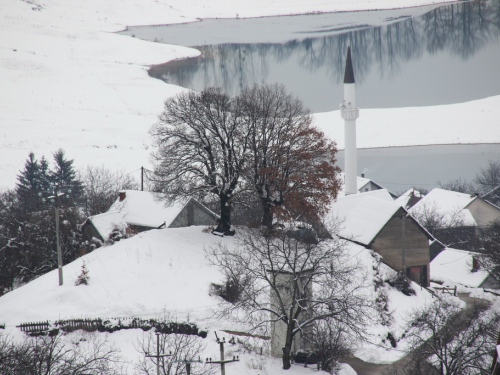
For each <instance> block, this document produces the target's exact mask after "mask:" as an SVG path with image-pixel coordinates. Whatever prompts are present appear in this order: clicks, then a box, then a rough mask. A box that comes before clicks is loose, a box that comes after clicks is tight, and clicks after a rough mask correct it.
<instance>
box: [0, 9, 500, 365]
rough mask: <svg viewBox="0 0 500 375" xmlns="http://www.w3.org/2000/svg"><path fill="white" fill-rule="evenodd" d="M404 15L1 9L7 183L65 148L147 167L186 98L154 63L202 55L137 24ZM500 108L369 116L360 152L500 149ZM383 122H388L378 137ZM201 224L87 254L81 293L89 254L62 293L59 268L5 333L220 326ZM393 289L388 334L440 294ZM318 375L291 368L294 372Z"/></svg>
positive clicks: (16, 306) (12, 303)
mask: <svg viewBox="0 0 500 375" xmlns="http://www.w3.org/2000/svg"><path fill="white" fill-rule="evenodd" d="M438 2H442V1H433V0H408V1H405V3H404V5H403V6H405V7H410V6H418V5H424V4H432V3H438ZM401 6H402V4H401V2H400V1H397V0H379V1H374V0H357V1H356V2H353V1H351V0H333V1H332V0H329V1H326V0H312V1H308V2H304V1H300V0H255V1H248V0H238V1H235V0H231V1H229V0H212V1H210V2H206V1H204V0H190V1H181V0H168V1H167V0H156V1H153V0H148V1H139V0H85V1H77V0H34V1H33V0H29V1H28V0H3V1H1V2H0V82H1V89H0V160H1V161H2V168H1V169H0V186H4V187H12V186H13V185H14V183H15V180H16V173H17V172H18V171H19V170H20V169H21V168H22V166H23V164H24V161H25V159H26V158H27V156H28V153H29V152H30V151H33V152H35V154H36V155H37V156H38V157H40V156H42V155H45V156H47V157H49V158H50V153H51V152H53V151H55V150H57V149H58V148H61V147H62V148H64V149H65V151H66V153H67V155H68V157H70V158H74V159H75V164H76V165H77V166H82V167H83V166H85V165H88V164H92V165H101V164H106V165H107V166H108V167H117V168H124V169H125V170H126V171H132V170H136V169H138V168H139V167H140V166H141V165H144V166H147V165H148V155H149V152H150V138H149V135H148V129H149V127H150V126H151V124H152V123H153V122H154V121H155V119H156V116H157V115H158V113H159V112H160V111H161V109H162V102H163V100H164V99H165V98H167V97H169V96H171V95H174V94H176V93H178V92H180V91H182V90H184V89H183V88H180V87H177V86H174V85H168V84H165V83H163V82H160V81H158V80H154V79H152V78H150V77H149V76H148V75H147V67H148V66H149V65H151V64H158V63H162V62H166V61H169V60H173V59H179V58H183V57H189V56H196V55H197V54H198V51H196V50H194V49H190V48H185V47H181V46H173V45H165V44H158V43H151V42H145V41H141V40H137V39H134V38H130V37H127V36H123V35H118V34H114V33H113V32H116V31H118V30H122V29H124V28H125V27H126V26H128V25H145V24H165V23H181V22H194V21H196V20H197V19H198V18H205V17H237V16H238V17H256V16H264V15H281V14H295V13H308V12H322V11H349V10H364V9H388V8H395V7H401ZM499 102H500V97H493V98H488V99H484V100H479V101H475V102H471V103H467V104H464V105H453V106H440V107H433V108H415V109H399V110H397V112H395V111H392V110H366V111H363V112H362V115H361V117H360V120H359V124H360V126H361V127H367V128H368V127H370V126H372V127H373V128H372V129H373V130H372V133H370V134H371V135H370V136H367V137H366V138H364V137H361V138H360V139H359V144H360V146H361V147H378V146H389V145H392V146H395V145H410V144H429V143H457V142H460V143H472V142H490V143H491V142H500V139H499V138H500V132H498V131H495V129H494V128H493V124H494V123H495V121H497V122H498V118H500V116H499V113H498V111H500V103H499ZM390 113H393V114H394V115H392V114H390ZM467 116H469V117H467ZM472 116H474V117H472ZM316 118H317V125H318V126H320V127H322V128H324V129H327V128H329V127H330V126H332V128H337V126H336V124H338V125H339V126H338V128H339V132H340V131H342V130H341V129H340V128H342V126H341V122H340V116H339V115H338V113H337V111H335V112H331V113H326V114H318V115H317V116H316ZM467 118H469V119H470V120H471V122H470V123H473V124H474V127H473V131H468V130H467V129H466V127H465V124H466V123H467V122H466V119H467ZM402 119H404V121H411V123H412V124H414V127H415V134H401V132H400V131H398V125H399V124H400V122H401V121H402ZM470 123H468V124H467V125H470ZM330 124H331V125H330ZM375 124H377V125H379V127H377V130H375V128H376V127H375V126H373V125H375ZM437 125H439V126H437ZM332 128H329V129H332ZM451 129H453V131H451ZM382 130H384V132H382ZM432 132H434V133H432ZM327 133H328V134H329V135H331V136H332V137H334V138H336V139H337V141H338V143H339V146H340V147H342V144H341V140H342V138H343V136H342V135H341V134H340V133H337V132H336V131H333V133H331V130H328V131H327ZM432 134H434V136H432ZM457 134H458V136H457ZM195 229H196V228H189V229H176V230H164V231H152V232H149V233H143V234H140V235H138V236H136V237H134V238H132V239H130V240H127V241H123V242H120V243H119V244H117V245H115V246H112V247H105V248H101V249H98V250H97V251H95V252H93V253H91V254H89V255H87V256H85V258H84V259H85V260H86V262H87V266H88V268H89V271H90V276H91V278H92V279H91V284H90V285H89V286H79V287H76V286H74V280H75V278H76V277H77V275H78V274H79V273H80V266H81V262H82V259H78V260H76V261H75V262H73V263H71V264H68V265H66V266H65V267H64V272H65V285H64V286H62V287H59V286H57V276H56V271H53V272H50V273H48V274H46V275H44V276H42V277H40V278H38V279H37V280H35V281H33V282H31V283H29V284H27V285H25V286H23V287H21V288H19V289H17V290H15V291H14V292H12V293H8V294H7V295H5V296H3V297H1V298H0V317H1V320H2V321H0V323H6V324H7V331H8V332H18V330H17V329H16V328H15V325H16V324H18V323H20V322H24V321H33V320H47V319H59V318H69V317H76V316H78V317H92V316H99V315H107V316H110V315H111V316H126V315H136V316H150V315H156V314H161V313H162V312H163V311H165V310H167V309H168V310H169V311H171V312H173V313H175V314H176V316H177V317H178V318H179V319H187V318H188V316H189V318H190V319H196V320H197V321H198V322H207V324H211V323H210V322H209V321H208V320H205V319H206V318H207V313H208V312H209V307H213V306H214V305H215V304H216V301H215V300H214V298H213V297H210V296H209V295H208V290H207V288H208V283H209V282H211V281H219V280H220V278H221V276H220V274H219V273H218V272H217V271H216V270H214V269H213V268H210V267H207V266H206V262H205V259H204V255H203V251H202V247H203V245H202V244H203V243H204V242H205V241H214V237H213V236H210V235H208V234H204V233H202V232H201V231H200V230H199V228H198V232H197V233H194V232H190V231H193V230H195ZM167 231H170V232H167ZM205 238H206V239H207V240H205ZM222 240H223V241H228V240H227V239H222ZM363 251H364V252H366V250H363V249H360V250H359V254H365V253H364V252H363ZM359 254H358V255H359ZM366 259H368V258H365V260H366ZM368 269H371V268H368ZM152 277H153V279H151V278H152ZM193 280H194V281H193ZM169 286H173V287H169ZM388 293H389V299H390V301H392V304H391V305H390V309H391V311H394V312H395V316H396V318H395V322H394V323H393V326H392V328H391V329H393V330H394V332H395V333H396V334H397V333H400V332H399V330H400V328H401V324H402V321H403V315H404V313H405V311H408V310H409V309H410V308H411V307H412V306H415V305H417V304H418V305H420V304H423V303H425V300H427V299H428V298H429V297H428V295H427V294H426V293H424V292H421V291H418V293H417V297H405V296H402V295H400V293H399V292H395V291H388ZM159 296H160V298H159ZM408 298H413V299H410V300H408ZM224 325H229V323H228V322H221V323H219V324H218V325H217V326H216V327H215V326H214V327H213V328H217V329H221V328H224ZM384 329H387V328H384ZM384 329H382V328H381V327H379V326H377V327H375V328H374V330H375V331H377V330H378V334H379V336H380V335H382V336H381V337H383V333H386V332H387V331H384ZM136 336H137V335H136V334H134V333H133V332H131V331H129V332H119V333H114V334H112V335H110V337H112V338H113V337H114V339H113V340H115V341H116V342H120V343H122V345H121V346H122V349H124V351H125V352H126V353H128V352H129V351H130V352H131V351H132V349H131V348H130V341H131V340H130V338H131V337H136ZM381 337H380V338H381ZM211 342H213V340H211ZM125 343H129V344H125ZM126 345H129V346H128V347H127V348H128V349H126V348H125V346H126ZM214 347H215V346H213V345H212V346H211V348H214ZM214 350H215V349H214ZM401 354H402V353H401V352H398V351H391V350H390V349H389V348H387V347H386V346H377V345H371V346H370V345H364V346H361V347H360V349H359V350H358V352H357V355H359V356H360V357H361V358H364V359H367V360H372V361H377V362H384V361H388V362H390V361H393V360H395V359H396V358H398V357H399V356H401ZM213 356H214V357H216V356H215V355H213ZM252 358H254V357H252ZM263 361H264V362H265V363H266V365H265V366H268V367H266V369H267V370H266V371H267V373H269V374H279V373H281V371H280V370H279V368H280V362H279V361H277V360H273V359H265V360H263ZM235 366H240V367H237V368H236V367H235V373H241V374H257V373H265V372H264V371H260V370H259V369H258V368H257V369H256V368H250V367H251V366H250V367H249V366H248V363H244V362H241V363H240V364H238V365H235ZM255 367H258V366H255ZM236 369H237V370H238V371H236ZM309 371H310V370H309V369H303V368H298V367H294V369H293V371H291V372H287V373H297V374H306V373H309ZM348 374H352V371H350V370H349V369H348V368H347V367H346V368H345V370H344V375H348Z"/></svg>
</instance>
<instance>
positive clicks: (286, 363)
mask: <svg viewBox="0 0 500 375" xmlns="http://www.w3.org/2000/svg"><path fill="white" fill-rule="evenodd" d="M291 349H292V348H291V347H290V345H289V344H285V347H284V348H283V370H288V369H289V368H290V367H292V362H291V359H290V352H291Z"/></svg>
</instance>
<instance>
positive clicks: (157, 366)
mask: <svg viewBox="0 0 500 375" xmlns="http://www.w3.org/2000/svg"><path fill="white" fill-rule="evenodd" d="M155 334H156V355H152V354H148V353H146V357H147V358H156V375H160V358H162V357H170V356H171V355H172V353H170V354H160V332H158V331H156V332H155Z"/></svg>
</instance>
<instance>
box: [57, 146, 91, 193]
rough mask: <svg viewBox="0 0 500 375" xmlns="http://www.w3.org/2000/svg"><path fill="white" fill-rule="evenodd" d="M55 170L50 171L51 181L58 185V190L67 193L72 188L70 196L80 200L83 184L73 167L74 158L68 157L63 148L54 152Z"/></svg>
mask: <svg viewBox="0 0 500 375" xmlns="http://www.w3.org/2000/svg"><path fill="white" fill-rule="evenodd" d="M54 162H55V166H54V170H52V171H51V172H50V182H51V184H52V185H54V186H57V188H56V189H57V190H58V191H60V192H64V193H67V192H69V191H70V190H71V192H70V194H69V196H71V198H72V199H73V200H75V201H79V200H80V198H82V195H83V185H82V183H81V181H80V180H79V179H78V178H77V176H76V172H75V170H74V168H73V160H68V159H66V157H65V155H64V151H63V150H62V149H59V150H57V151H56V152H55V153H54Z"/></svg>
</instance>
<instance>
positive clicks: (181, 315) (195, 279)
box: [0, 227, 432, 375]
mask: <svg viewBox="0 0 500 375" xmlns="http://www.w3.org/2000/svg"><path fill="white" fill-rule="evenodd" d="M219 241H221V242H222V244H223V245H225V246H234V244H235V242H234V238H233V237H223V238H221V237H216V236H213V235H211V234H208V233H204V232H203V227H189V228H175V229H162V230H151V231H148V232H143V233H141V234H138V235H136V236H134V237H132V238H130V239H127V240H122V241H120V242H118V243H116V244H114V245H112V246H105V247H101V248H99V249H97V250H95V251H93V252H92V253H90V254H87V255H85V256H83V257H81V258H79V259H77V260H75V261H74V262H72V263H70V264H67V265H65V266H64V267H63V271H64V285H63V286H59V285H58V276H57V270H54V271H51V272H49V273H47V274H45V275H43V276H41V277H39V278H38V279H36V280H33V281H32V282H30V283H28V284H26V285H24V286H22V287H20V288H18V289H15V290H14V291H12V292H10V293H7V294H6V295H4V296H2V297H0V324H5V325H6V331H7V332H8V333H10V334H12V335H14V336H15V337H19V330H18V329H17V328H16V327H15V326H16V325H18V324H19V323H23V322H34V321H45V320H51V321H55V320H59V319H72V318H74V319H77V318H97V317H102V318H114V317H132V316H133V317H143V318H158V317H162V316H165V315H168V316H169V317H170V318H171V319H174V320H176V321H179V322H182V321H190V322H195V323H196V324H197V325H198V327H200V328H201V329H205V328H208V330H209V331H210V335H211V336H210V337H209V339H207V340H206V341H207V342H210V343H212V342H213V341H214V340H211V338H213V337H212V336H213V331H214V330H218V331H219V330H224V329H227V330H233V331H234V330H236V331H238V330H244V329H245V327H243V326H241V325H240V323H236V322H233V321H231V320H214V319H213V318H212V314H213V312H214V311H216V310H217V309H218V306H219V303H220V301H221V300H220V299H219V297H214V296H210V295H209V286H210V283H212V282H220V281H222V280H223V276H222V274H221V273H220V272H219V271H218V270H217V268H215V267H214V266H210V265H209V264H208V261H207V259H206V257H205V251H204V248H205V247H208V246H214V245H216V244H217V243H219ZM346 251H347V254H346V255H347V258H348V261H349V262H356V263H358V264H359V265H360V271H359V273H358V274H357V275H358V278H359V281H360V282H362V283H363V285H364V287H363V288H362V289H360V292H361V293H363V295H364V296H366V298H367V300H368V301H370V300H371V301H372V302H374V301H375V300H376V299H377V298H378V297H379V296H380V294H381V293H384V294H385V295H386V296H387V301H388V302H387V308H386V310H373V311H372V312H371V314H370V322H369V323H370V324H369V326H368V327H367V328H366V334H367V339H368V341H369V342H366V343H359V344H358V346H357V349H356V351H355V354H356V356H358V357H360V358H361V359H363V360H365V361H369V362H375V363H391V362H393V361H395V360H397V359H399V358H401V357H402V356H403V355H404V349H405V342H404V340H402V341H400V342H399V343H398V347H397V348H396V349H392V347H391V345H390V343H389V340H387V335H388V333H389V332H391V333H392V334H393V335H394V337H396V339H399V338H400V337H401V336H402V334H403V332H404V331H403V330H404V325H405V318H406V317H407V314H408V313H410V312H411V311H412V310H413V309H415V308H417V307H422V306H424V305H426V304H428V303H430V301H431V300H432V297H431V294H430V293H429V292H427V291H426V290H425V289H424V290H422V289H421V288H420V287H419V286H418V285H416V284H414V285H413V288H414V289H415V291H416V296H411V297H408V296H405V295H404V294H403V293H401V292H399V291H397V290H396V289H394V288H392V287H389V286H388V284H387V283H383V282H382V284H383V285H382V286H379V287H378V288H377V289H376V288H375V284H374V281H373V280H374V279H375V278H379V279H380V280H386V279H388V278H390V277H391V275H392V276H393V275H394V274H395V271H393V270H392V269H390V268H389V267H387V266H386V265H385V264H383V263H379V258H378V257H377V256H376V255H373V253H372V252H371V251H370V250H367V249H365V248H364V247H362V246H360V245H356V244H352V243H351V244H348V245H347V248H346ZM84 261H85V264H86V267H87V269H88V271H89V276H90V281H89V285H80V286H75V280H76V279H77V277H78V275H79V274H80V273H81V266H82V264H83V262H84ZM381 311H385V312H383V313H382V312H381ZM380 314H384V316H386V314H390V315H391V317H390V318H389V320H387V319H386V324H385V325H383V324H382V323H381V319H382V318H381V315H380ZM386 317H387V316H386ZM134 331H135V332H136V333H135V334H130V333H121V332H120V333H117V334H115V333H113V334H111V335H110V340H112V341H114V342H116V343H117V346H119V347H120V348H122V350H123V351H124V352H130V351H132V350H133V349H132V346H131V345H132V344H131V342H132V343H133V342H135V341H136V339H137V338H138V337H140V335H142V331H140V330H134ZM125 336H126V337H127V338H126V339H125ZM228 339H229V337H228ZM261 345H266V344H265V343H261ZM210 356H212V357H215V355H212V354H211V355H210ZM135 357H136V355H134V356H128V358H135ZM247 360H248V361H249V362H251V361H254V360H256V357H255V356H248V358H247ZM259 360H262V361H264V362H266V363H268V362H269V364H268V365H266V366H270V367H271V368H276V371H278V369H279V366H280V363H279V361H277V362H276V361H275V360H271V359H262V358H261V359H259ZM275 362H276V363H275ZM273 363H275V364H273ZM242 366H243V365H242ZM245 366H246V365H245ZM246 367H248V366H246ZM242 369H243V368H242ZM254 370H255V371H254ZM246 371H249V372H232V373H248V374H255V375H256V374H257V373H258V369H253V370H250V369H247V370H246ZM297 371H298V370H297ZM304 371H305V370H304ZM308 371H309V370H308ZM277 373H279V372H275V371H274V370H273V371H272V372H269V374H277ZM300 373H302V372H300Z"/></svg>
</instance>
